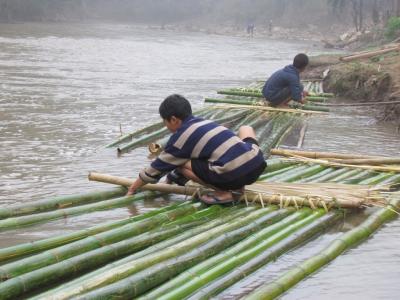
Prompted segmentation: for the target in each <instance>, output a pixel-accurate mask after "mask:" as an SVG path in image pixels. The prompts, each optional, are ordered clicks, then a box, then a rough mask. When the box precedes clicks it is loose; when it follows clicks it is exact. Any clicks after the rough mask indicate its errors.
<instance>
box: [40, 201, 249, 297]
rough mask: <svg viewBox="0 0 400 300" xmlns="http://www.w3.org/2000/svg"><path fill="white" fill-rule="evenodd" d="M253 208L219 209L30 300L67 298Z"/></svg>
mask: <svg viewBox="0 0 400 300" xmlns="http://www.w3.org/2000/svg"><path fill="white" fill-rule="evenodd" d="M254 210H255V208H254V207H246V208H241V209H239V210H238V209H237V207H231V208H224V209H223V210H222V211H221V215H219V216H218V217H217V218H216V219H213V220H210V222H207V223H206V224H204V225H201V226H197V227H196V228H193V229H191V230H189V231H186V232H184V233H182V234H179V235H177V236H176V237H174V238H171V239H168V240H165V241H163V242H160V243H157V244H156V245H153V246H151V247H148V248H146V249H144V250H142V251H140V252H137V253H135V254H132V255H130V256H128V257H126V258H123V259H120V260H118V261H115V262H113V263H110V264H108V265H106V266H104V267H102V268H100V269H98V270H97V271H92V272H90V273H88V274H86V275H84V276H81V277H79V278H76V279H74V280H72V281H69V282H67V283H65V284H63V285H61V286H59V287H57V288H55V289H52V290H49V291H47V292H45V293H42V294H40V295H38V296H37V297H34V298H33V299H32V300H38V299H42V300H47V299H49V298H50V297H53V298H54V299H59V300H61V299H69V298H70V297H71V296H72V295H73V294H70V293H71V291H72V290H74V289H75V288H76V287H77V286H80V285H81V284H82V282H85V281H86V280H92V278H94V277H95V276H101V275H102V274H103V273H105V272H107V271H108V270H111V269H113V268H115V267H118V266H121V265H125V264H127V263H130V262H131V261H133V260H136V259H138V258H141V257H144V256H146V255H149V254H151V253H155V252H158V251H160V250H163V249H165V248H167V247H170V246H172V245H175V244H177V243H179V242H182V241H184V240H186V239H189V238H192V237H193V236H195V235H197V234H200V233H202V232H205V231H207V230H210V229H212V228H215V227H216V226H219V225H221V224H224V223H226V222H229V221H230V220H234V219H237V218H240V217H243V216H245V215H247V214H248V213H249V212H251V211H254Z"/></svg>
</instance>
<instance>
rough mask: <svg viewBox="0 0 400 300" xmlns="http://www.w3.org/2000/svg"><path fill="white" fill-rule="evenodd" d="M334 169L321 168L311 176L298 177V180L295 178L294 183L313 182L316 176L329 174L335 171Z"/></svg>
mask: <svg viewBox="0 0 400 300" xmlns="http://www.w3.org/2000/svg"><path fill="white" fill-rule="evenodd" d="M335 171H336V169H335V168H329V167H328V168H326V169H325V170H322V171H321V172H318V173H316V174H314V175H312V176H309V177H306V178H303V179H300V180H296V183H308V182H313V180H316V179H318V178H321V177H322V176H325V175H329V174H332V173H333V172H335Z"/></svg>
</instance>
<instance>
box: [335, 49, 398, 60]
mask: <svg viewBox="0 0 400 300" xmlns="http://www.w3.org/2000/svg"><path fill="white" fill-rule="evenodd" d="M392 51H400V46H395V47H390V48H387V49H381V50H376V51H368V52H363V53H357V54H353V55H348V56H342V57H340V60H341V61H344V62H348V61H352V60H355V59H362V58H369V57H373V56H376V55H381V54H385V53H388V52H392Z"/></svg>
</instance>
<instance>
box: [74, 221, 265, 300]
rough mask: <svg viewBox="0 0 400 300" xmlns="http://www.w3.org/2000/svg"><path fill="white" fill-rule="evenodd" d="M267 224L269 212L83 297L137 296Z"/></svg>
mask: <svg viewBox="0 0 400 300" xmlns="http://www.w3.org/2000/svg"><path fill="white" fill-rule="evenodd" d="M270 223H271V217H270V216H269V215H264V216H262V217H261V218H258V219H257V220H255V221H253V222H251V223H250V224H247V225H245V226H241V227H239V228H237V229H235V230H231V231H229V232H226V233H225V234H224V235H223V236H219V237H217V238H215V239H213V240H211V241H208V242H207V243H205V244H202V245H200V246H198V248H196V249H193V250H191V251H190V252H186V253H184V254H183V255H180V256H175V257H174V258H172V259H170V260H167V261H163V262H160V263H158V264H155V265H153V266H151V267H150V268H147V269H146V270H144V271H142V272H139V273H136V274H134V275H133V276H129V277H127V278H126V279H123V280H120V281H118V282H116V283H114V284H111V285H107V286H105V287H104V288H100V289H97V290H94V291H92V292H90V293H87V294H83V295H82V297H84V298H87V299H99V298H109V297H123V298H131V297H136V296H139V295H141V294H143V293H144V292H146V291H147V290H149V289H150V288H153V287H155V286H157V285H159V284H161V283H162V282H165V281H166V280H168V279H169V278H171V277H173V276H174V275H176V274H178V273H179V272H181V271H182V270H185V269H188V268H190V267H191V266H193V265H195V264H196V263H199V262H201V261H203V260H204V259H207V258H208V257H210V256H213V255H215V254H217V253H219V252H220V251H221V250H223V249H226V248H228V247H230V246H231V245H233V244H235V243H237V242H239V241H240V240H242V239H243V238H245V237H246V236H248V235H249V234H252V233H253V232H255V231H257V230H259V229H260V228H262V227H263V226H265V225H269V224H270Z"/></svg>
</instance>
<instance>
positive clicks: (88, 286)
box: [57, 208, 274, 299]
mask: <svg viewBox="0 0 400 300" xmlns="http://www.w3.org/2000/svg"><path fill="white" fill-rule="evenodd" d="M273 210H274V208H266V209H258V210H255V211H253V212H251V213H250V214H248V215H247V216H245V217H243V218H239V219H236V220H234V221H231V222H229V223H226V224H223V225H220V226H217V227H214V228H212V229H210V230H208V231H206V232H203V233H200V234H198V235H196V236H192V237H191V238H189V239H187V240H184V241H182V242H179V243H176V244H175V245H173V246H169V247H168V248H165V249H160V250H159V251H157V252H156V253H152V254H149V255H147V256H145V257H141V258H138V259H135V260H132V261H130V262H129V263H125V264H123V265H119V266H117V267H114V268H111V269H109V270H108V271H106V272H103V273H102V274H99V276H95V277H91V278H90V279H88V280H86V281H85V282H84V283H81V284H80V285H77V286H74V287H69V289H68V290H67V291H65V292H64V293H62V294H61V295H60V296H61V297H60V298H57V299H66V298H70V297H72V296H75V295H78V294H82V293H86V292H89V291H91V290H94V292H96V291H99V290H100V289H99V288H101V287H103V286H109V285H111V284H113V283H115V282H116V284H117V283H118V282H120V281H121V279H123V278H126V277H129V276H131V275H133V274H135V273H137V272H140V271H142V270H144V269H146V268H149V267H151V266H153V265H155V264H157V263H159V262H162V261H166V260H168V259H170V258H173V257H177V256H179V255H181V254H184V253H187V252H188V251H190V250H192V249H196V248H197V247H199V246H200V245H201V244H203V243H205V242H207V241H210V240H212V239H214V238H216V237H219V236H221V235H223V234H226V233H228V232H229V231H232V230H235V229H239V228H241V227H243V226H246V225H248V224H250V223H252V222H254V221H255V220H257V219H259V218H261V217H262V216H264V215H266V214H269V213H271V212H272V211H273ZM97 299H98V298H97Z"/></svg>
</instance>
